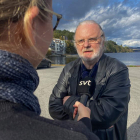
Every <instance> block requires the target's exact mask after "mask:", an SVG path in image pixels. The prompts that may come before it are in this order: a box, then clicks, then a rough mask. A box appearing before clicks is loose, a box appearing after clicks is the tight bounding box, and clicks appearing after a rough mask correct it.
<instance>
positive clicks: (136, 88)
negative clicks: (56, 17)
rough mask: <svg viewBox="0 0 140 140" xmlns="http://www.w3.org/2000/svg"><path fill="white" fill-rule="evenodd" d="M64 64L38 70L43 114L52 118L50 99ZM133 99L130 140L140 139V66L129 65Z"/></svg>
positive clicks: (38, 92)
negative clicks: (49, 110) (49, 106)
mask: <svg viewBox="0 0 140 140" xmlns="http://www.w3.org/2000/svg"><path fill="white" fill-rule="evenodd" d="M62 69H63V66H52V68H46V69H39V70H37V72H38V75H39V77H40V84H39V87H38V89H37V90H36V92H35V95H36V96H37V97H38V99H39V102H40V106H41V110H42V113H41V116H44V117H47V118H51V117H50V115H49V113H48V100H49V96H50V94H51V92H52V89H53V87H54V85H55V84H56V82H57V80H58V77H59V75H60V73H61V71H62ZM129 75H130V81H131V93H130V94H131V100H130V103H129V112H128V126H127V127H128V140H140V105H139V103H140V67H129Z"/></svg>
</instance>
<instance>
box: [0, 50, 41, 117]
mask: <svg viewBox="0 0 140 140" xmlns="http://www.w3.org/2000/svg"><path fill="white" fill-rule="evenodd" d="M38 83H39V77H38V74H37V72H36V70H35V69H34V68H33V66H32V65H31V64H30V63H29V62H28V61H27V60H26V59H24V58H22V57H21V56H19V55H17V54H12V53H9V52H7V51H3V50H0V98H1V99H5V100H8V101H10V102H14V103H19V104H22V105H24V106H26V107H27V108H28V109H30V110H31V111H34V112H35V113H36V114H38V115H39V114H40V113H41V110H40V105H39V103H38V99H37V97H36V96H35V95H34V94H33V92H34V91H35V89H36V88H37V86H38Z"/></svg>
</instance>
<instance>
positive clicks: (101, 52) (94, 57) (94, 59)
mask: <svg viewBox="0 0 140 140" xmlns="http://www.w3.org/2000/svg"><path fill="white" fill-rule="evenodd" d="M103 52H104V47H101V46H100V50H99V52H98V53H96V54H94V55H93V56H92V58H85V57H83V56H80V55H79V53H78V51H77V53H78V55H79V57H80V58H81V59H82V60H83V61H84V62H85V63H87V64H92V63H93V62H96V61H98V60H99V59H100V57H101V56H102V54H103Z"/></svg>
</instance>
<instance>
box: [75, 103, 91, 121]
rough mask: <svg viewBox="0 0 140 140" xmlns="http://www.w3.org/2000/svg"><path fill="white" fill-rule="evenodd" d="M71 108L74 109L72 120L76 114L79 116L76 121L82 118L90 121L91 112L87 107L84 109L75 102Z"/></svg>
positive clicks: (80, 104)
mask: <svg viewBox="0 0 140 140" xmlns="http://www.w3.org/2000/svg"><path fill="white" fill-rule="evenodd" d="M73 107H75V109H74V112H73V118H75V116H76V114H77V112H78V114H79V116H78V119H77V120H78V121H79V120H80V119H82V118H84V117H87V118H89V119H90V114H91V110H90V109H89V108H88V107H85V106H84V105H83V104H82V103H80V102H78V101H76V102H75V104H74V105H73Z"/></svg>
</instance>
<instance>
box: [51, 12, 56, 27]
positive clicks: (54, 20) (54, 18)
mask: <svg viewBox="0 0 140 140" xmlns="http://www.w3.org/2000/svg"><path fill="white" fill-rule="evenodd" d="M52 22H53V27H55V26H56V23H57V16H56V15H53V20H52Z"/></svg>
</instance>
